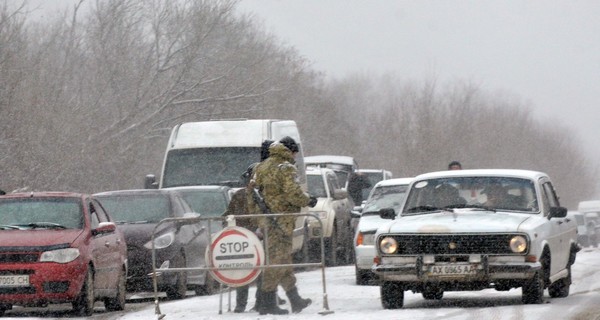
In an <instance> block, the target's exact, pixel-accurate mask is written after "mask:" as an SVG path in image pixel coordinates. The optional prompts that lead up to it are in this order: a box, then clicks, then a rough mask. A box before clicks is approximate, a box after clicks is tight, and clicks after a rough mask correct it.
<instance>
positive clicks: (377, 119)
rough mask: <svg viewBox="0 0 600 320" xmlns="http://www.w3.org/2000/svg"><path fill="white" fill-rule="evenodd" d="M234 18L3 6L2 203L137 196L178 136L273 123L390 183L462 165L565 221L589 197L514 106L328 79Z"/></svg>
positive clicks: (353, 78) (219, 12)
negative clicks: (198, 126)
mask: <svg viewBox="0 0 600 320" xmlns="http://www.w3.org/2000/svg"><path fill="white" fill-rule="evenodd" d="M83 5H87V7H86V8H87V9H86V10H85V11H84V10H82V8H83ZM236 5H237V1H233V0H218V1H215V0H210V1H209V0H206V1H195V0H194V1H192V0H173V1H148V0H99V1H94V2H89V3H88V2H86V1H81V2H80V3H79V4H77V5H76V6H74V7H73V8H70V9H69V10H68V11H66V12H65V13H64V15H61V16H58V17H56V18H53V19H47V20H44V21H35V20H33V19H31V16H32V12H31V11H28V9H27V7H26V6H25V5H24V4H16V3H15V2H14V1H8V0H4V1H3V3H2V4H1V5H0V113H1V116H0V127H1V128H2V131H1V132H0V160H1V161H0V189H4V190H7V191H12V190H18V189H21V190H64V191H81V192H90V193H91V192H99V191H105V190H114V189H128V188H141V187H142V186H143V178H144V176H145V175H146V174H148V173H154V174H158V172H159V171H160V168H161V164H162V160H163V156H164V151H165V149H166V143H167V139H168V136H169V133H170V130H171V128H172V127H173V126H174V125H175V124H177V123H180V122H188V121H202V120H209V119H224V118H277V119H291V120H295V121H296V122H297V123H298V125H299V127H300V130H301V134H302V138H303V141H302V143H303V144H304V147H305V152H306V155H316V154H339V155H350V156H353V157H355V158H356V159H357V160H358V162H359V165H360V167H362V168H385V169H388V170H391V171H392V172H393V173H394V176H395V177H404V176H414V175H417V174H420V173H423V172H428V171H436V170H444V169H445V168H446V165H447V164H448V162H450V161H451V160H459V161H461V162H462V163H463V166H464V167H465V168H466V169H468V168H519V169H532V170H538V171H544V172H546V173H548V174H550V175H551V177H553V179H554V182H555V185H556V187H557V189H558V190H557V191H558V192H559V194H560V195H561V198H562V200H563V204H565V205H567V206H569V207H570V208H574V206H576V204H577V202H579V201H581V200H586V199H589V198H590V197H593V196H594V195H595V194H596V190H595V189H596V185H597V182H596V181H597V176H598V172H597V168H596V167H595V164H594V163H593V162H591V161H590V160H588V159H587V158H586V156H585V154H584V152H583V150H582V148H581V143H580V141H578V140H577V137H576V136H575V135H574V134H573V132H570V131H569V130H567V129H565V128H564V127H561V126H560V124H559V123H558V121H557V122H553V123H547V122H540V121H538V120H536V119H535V118H534V117H533V116H532V113H531V108H530V106H528V105H526V104H523V103H522V102H521V101H519V100H518V99H516V98H514V97H511V96H506V95H500V94H495V93H490V92H485V91H483V90H481V89H480V88H479V87H477V86H476V85H473V84H470V83H468V82H460V83H459V82H454V83H438V81H436V79H425V80H415V79H402V78H400V77H399V76H398V75H395V74H386V75H368V74H353V75H350V76H347V77H344V78H342V79H327V78H326V77H325V76H324V75H323V74H322V72H321V71H319V70H314V69H313V68H312V67H311V65H310V61H308V60H306V59H305V58H304V57H303V56H302V55H301V53H300V52H298V51H297V50H296V49H295V48H294V47H292V46H288V45H285V44H283V43H282V42H280V41H279V40H278V39H277V38H276V37H275V36H273V35H272V34H269V33H268V32H266V31H265V30H264V28H263V27H262V26H261V24H260V21H255V20H254V18H252V17H251V16H247V15H242V14H239V13H238V12H237V11H236ZM399 54H401V53H399ZM565 110H567V106H565Z"/></svg>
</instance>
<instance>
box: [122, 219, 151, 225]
mask: <svg viewBox="0 0 600 320" xmlns="http://www.w3.org/2000/svg"><path fill="white" fill-rule="evenodd" d="M149 222H150V221H148V220H138V221H115V223H116V224H143V223H149Z"/></svg>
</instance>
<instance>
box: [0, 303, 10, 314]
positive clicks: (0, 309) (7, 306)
mask: <svg viewBox="0 0 600 320" xmlns="http://www.w3.org/2000/svg"><path fill="white" fill-rule="evenodd" d="M10 309H12V305H10V304H2V305H0V317H3V316H4V313H5V312H6V311H7V310H10Z"/></svg>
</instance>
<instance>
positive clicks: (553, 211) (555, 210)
mask: <svg viewBox="0 0 600 320" xmlns="http://www.w3.org/2000/svg"><path fill="white" fill-rule="evenodd" d="M566 216H567V208H565V207H551V208H550V214H549V215H548V219H552V218H564V217H566Z"/></svg>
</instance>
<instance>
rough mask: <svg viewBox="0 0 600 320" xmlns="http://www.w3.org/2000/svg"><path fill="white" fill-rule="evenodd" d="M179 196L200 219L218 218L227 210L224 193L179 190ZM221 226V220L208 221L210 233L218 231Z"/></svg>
mask: <svg viewBox="0 0 600 320" xmlns="http://www.w3.org/2000/svg"><path fill="white" fill-rule="evenodd" d="M179 194H181V196H182V197H183V200H185V202H187V203H188V204H189V205H190V207H191V208H192V210H194V212H196V213H199V214H200V215H201V216H202V217H220V216H222V215H223V213H225V211H226V210H227V205H228V202H227V197H226V195H225V193H223V192H221V191H215V190H180V191H179ZM222 225H223V222H222V221H221V220H210V229H211V230H212V231H215V230H220V229H221V227H222Z"/></svg>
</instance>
